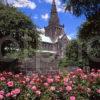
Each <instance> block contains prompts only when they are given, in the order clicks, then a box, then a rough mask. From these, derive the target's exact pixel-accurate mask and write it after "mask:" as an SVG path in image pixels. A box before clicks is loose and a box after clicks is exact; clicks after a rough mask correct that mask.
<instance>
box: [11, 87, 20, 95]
mask: <svg viewBox="0 0 100 100" xmlns="http://www.w3.org/2000/svg"><path fill="white" fill-rule="evenodd" d="M19 93H20V89H19V88H17V89H15V90H12V91H11V96H13V95H17V94H19Z"/></svg>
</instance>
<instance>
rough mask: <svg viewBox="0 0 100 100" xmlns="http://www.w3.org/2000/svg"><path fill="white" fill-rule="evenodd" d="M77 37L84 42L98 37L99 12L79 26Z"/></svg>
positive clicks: (99, 31)
mask: <svg viewBox="0 0 100 100" xmlns="http://www.w3.org/2000/svg"><path fill="white" fill-rule="evenodd" d="M78 37H79V38H80V39H81V40H85V41H88V40H89V39H91V38H94V37H100V12H98V13H96V14H94V15H92V16H91V17H89V18H88V19H87V21H86V22H84V23H83V24H82V25H81V27H80V29H79V32H78Z"/></svg>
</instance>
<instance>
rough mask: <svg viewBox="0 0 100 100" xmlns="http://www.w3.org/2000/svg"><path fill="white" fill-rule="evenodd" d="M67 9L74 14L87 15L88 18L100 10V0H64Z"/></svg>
mask: <svg viewBox="0 0 100 100" xmlns="http://www.w3.org/2000/svg"><path fill="white" fill-rule="evenodd" d="M63 1H64V2H65V3H66V10H69V11H71V12H72V13H73V14H74V15H76V16H80V15H85V16H86V17H87V18H88V17H89V16H91V15H93V14H95V13H97V12H99V11H100V0H63Z"/></svg>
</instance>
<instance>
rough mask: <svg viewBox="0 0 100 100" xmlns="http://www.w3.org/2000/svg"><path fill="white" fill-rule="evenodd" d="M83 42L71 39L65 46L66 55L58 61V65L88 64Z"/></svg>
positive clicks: (80, 65)
mask: <svg viewBox="0 0 100 100" xmlns="http://www.w3.org/2000/svg"><path fill="white" fill-rule="evenodd" d="M83 47H84V44H83V43H82V42H81V41H80V40H78V39H76V40H71V41H70V43H69V44H68V45H67V48H66V57H65V58H64V59H62V60H61V61H60V64H59V66H61V67H67V66H79V67H83V66H85V65H88V61H87V57H86V52H85V48H83Z"/></svg>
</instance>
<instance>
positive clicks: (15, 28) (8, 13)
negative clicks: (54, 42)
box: [0, 4, 39, 55]
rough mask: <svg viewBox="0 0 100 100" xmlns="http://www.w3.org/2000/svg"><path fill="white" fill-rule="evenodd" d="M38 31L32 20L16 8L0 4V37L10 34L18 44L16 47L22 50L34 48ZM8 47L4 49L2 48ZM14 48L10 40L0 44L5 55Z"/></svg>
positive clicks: (36, 43)
mask: <svg viewBox="0 0 100 100" xmlns="http://www.w3.org/2000/svg"><path fill="white" fill-rule="evenodd" d="M38 33H39V32H38V31H37V30H36V26H35V25H34V24H33V23H32V21H31V20H30V19H29V18H28V17H27V16H25V15H24V14H22V13H21V12H20V11H18V10H17V9H16V8H13V7H9V6H4V5H2V4H0V39H2V38H4V37H7V36H11V37H12V38H13V39H14V40H15V42H17V44H18V45H19V47H17V49H20V51H24V49H27V50H29V48H33V49H36V48H37V45H38V37H39V35H38ZM5 47H7V48H8V49H7V50H6V51H5V50H4V48H5ZM12 49H13V51H14V50H16V45H15V44H14V43H13V42H12V41H10V40H9V41H5V42H4V44H2V54H3V55H5V54H6V53H9V51H10V52H12Z"/></svg>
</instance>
